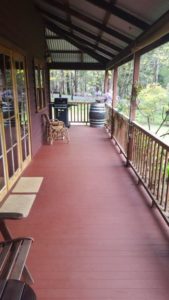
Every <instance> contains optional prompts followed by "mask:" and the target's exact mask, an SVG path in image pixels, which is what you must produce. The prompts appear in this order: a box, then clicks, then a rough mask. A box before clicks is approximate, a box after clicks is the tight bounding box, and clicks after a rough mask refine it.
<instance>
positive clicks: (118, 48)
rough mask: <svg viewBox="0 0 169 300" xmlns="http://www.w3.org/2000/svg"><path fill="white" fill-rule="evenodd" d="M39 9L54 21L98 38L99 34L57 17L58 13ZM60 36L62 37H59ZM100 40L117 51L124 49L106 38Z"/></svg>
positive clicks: (94, 38)
mask: <svg viewBox="0 0 169 300" xmlns="http://www.w3.org/2000/svg"><path fill="white" fill-rule="evenodd" d="M38 10H39V11H40V12H41V13H42V14H44V15H46V16H48V17H49V18H51V19H53V20H54V21H57V22H59V23H61V24H63V25H65V26H67V27H70V26H71V27H72V29H73V30H76V31H77V32H79V33H81V34H83V35H85V36H86V37H88V38H90V39H92V40H94V41H95V40H96V39H97V35H95V34H93V33H91V32H88V31H86V30H84V29H83V28H81V27H78V26H76V25H74V24H72V23H71V24H70V22H68V21H65V20H63V19H62V18H60V17H59V16H57V17H56V15H54V14H51V13H49V12H46V11H45V10H43V9H41V8H38ZM56 18H57V19H56ZM47 38H50V37H49V36H47ZM54 38H58V37H54V36H52V37H51V39H54ZM59 38H60V37H59ZM99 42H100V43H101V44H103V45H105V46H107V47H109V48H110V49H112V50H115V51H117V52H119V51H121V50H122V49H121V48H120V47H118V46H116V45H114V44H112V43H110V42H108V41H106V40H104V39H100V41H99Z"/></svg>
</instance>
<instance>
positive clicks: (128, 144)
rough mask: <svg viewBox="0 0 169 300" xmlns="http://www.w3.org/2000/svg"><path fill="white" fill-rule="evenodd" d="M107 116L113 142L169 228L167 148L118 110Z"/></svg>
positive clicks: (168, 165)
mask: <svg viewBox="0 0 169 300" xmlns="http://www.w3.org/2000/svg"><path fill="white" fill-rule="evenodd" d="M109 115H110V116H111V130H112V132H111V135H112V138H113V139H114V141H115V142H116V144H117V145H118V146H119V148H120V150H121V152H122V153H123V154H124V156H125V157H126V162H127V165H128V166H130V167H131V168H132V169H133V170H134V172H135V174H136V175H137V177H138V179H139V181H140V182H141V183H142V184H143V186H144V187H145V189H146V191H147V192H148V194H149V196H150V197H151V199H152V201H153V204H155V205H156V207H157V208H158V209H159V211H160V213H161V215H162V216H163V218H164V219H165V220H166V222H167V224H168V225H169V146H168V145H167V144H165V143H164V142H163V141H162V140H161V139H160V138H158V137H157V136H156V135H154V134H153V133H151V132H150V131H148V130H146V129H145V128H143V127H142V126H141V125H139V124H138V123H137V122H131V121H129V118H127V117H126V116H124V115H122V114H121V113H119V112H118V111H117V110H115V109H112V108H111V114H109ZM109 123H110V120H109Z"/></svg>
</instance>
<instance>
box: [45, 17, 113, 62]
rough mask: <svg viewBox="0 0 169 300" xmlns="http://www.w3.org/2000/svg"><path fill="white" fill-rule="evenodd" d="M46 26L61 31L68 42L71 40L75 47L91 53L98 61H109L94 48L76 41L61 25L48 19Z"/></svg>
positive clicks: (57, 31)
mask: <svg viewBox="0 0 169 300" xmlns="http://www.w3.org/2000/svg"><path fill="white" fill-rule="evenodd" d="M46 26H47V27H48V28H49V29H50V30H52V31H54V32H55V33H59V34H60V35H61V36H62V37H63V38H64V39H65V40H67V41H68V42H70V43H71V44H73V45H74V46H75V47H77V48H79V49H80V50H82V51H84V52H85V53H87V54H89V55H90V56H92V57H93V58H95V59H96V60H97V61H99V62H100V63H102V64H105V63H107V62H108V60H107V59H105V58H103V57H102V56H101V55H99V54H97V53H95V52H93V50H92V49H90V48H88V47H86V46H83V45H82V44H79V43H78V42H76V41H75V40H74V39H73V38H72V37H70V34H69V32H66V31H65V30H63V29H61V28H60V27H59V26H57V25H54V24H52V23H51V22H49V21H48V22H47V21H46Z"/></svg>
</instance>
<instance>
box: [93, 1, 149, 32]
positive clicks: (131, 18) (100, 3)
mask: <svg viewBox="0 0 169 300" xmlns="http://www.w3.org/2000/svg"><path fill="white" fill-rule="evenodd" d="M87 1H88V2H90V3H92V4H94V5H96V6H97V7H100V8H103V9H105V10H106V11H108V12H110V13H111V14H113V15H115V16H117V17H119V18H121V19H123V20H125V21H127V22H128V23H130V24H132V25H134V26H136V27H138V28H140V29H142V30H146V29H148V28H149V24H148V23H146V22H144V21H143V20H141V19H139V18H136V17H135V16H133V15H132V14H130V13H128V12H126V11H124V10H122V9H120V8H118V7H117V6H115V5H112V4H110V3H108V2H106V1H105V0H87Z"/></svg>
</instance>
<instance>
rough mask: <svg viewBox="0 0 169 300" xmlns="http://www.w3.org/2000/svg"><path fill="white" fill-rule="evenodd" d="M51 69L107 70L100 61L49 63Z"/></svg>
mask: <svg viewBox="0 0 169 300" xmlns="http://www.w3.org/2000/svg"><path fill="white" fill-rule="evenodd" d="M47 67H48V69H50V70H52V69H53V70H105V66H104V65H103V64H100V63H58V62H57V63H54V62H53V63H48V64H47Z"/></svg>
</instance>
